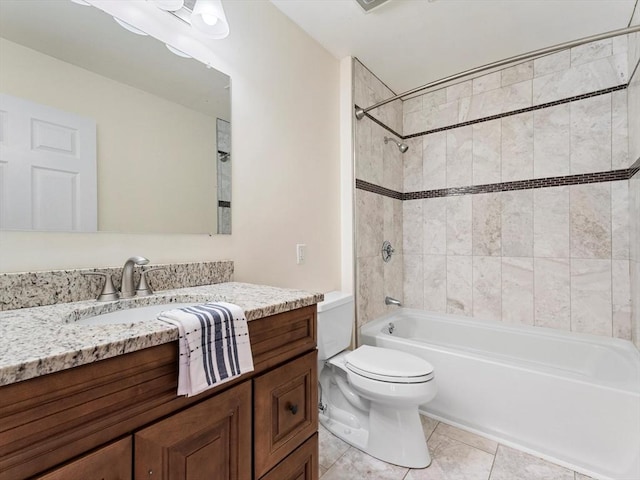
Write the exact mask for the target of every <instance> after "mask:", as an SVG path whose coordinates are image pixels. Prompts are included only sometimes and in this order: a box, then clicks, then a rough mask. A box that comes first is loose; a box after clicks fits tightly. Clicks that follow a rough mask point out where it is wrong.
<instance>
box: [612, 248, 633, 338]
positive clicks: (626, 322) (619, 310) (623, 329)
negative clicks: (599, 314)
mask: <svg viewBox="0 0 640 480" xmlns="http://www.w3.org/2000/svg"><path fill="white" fill-rule="evenodd" d="M629 269H630V263H629V260H613V261H612V263H611V285H612V292H611V295H612V303H613V319H612V321H613V336H614V337H617V338H623V339H625V340H631V284H630V271H629Z"/></svg>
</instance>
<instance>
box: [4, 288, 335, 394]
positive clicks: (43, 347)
mask: <svg viewBox="0 0 640 480" xmlns="http://www.w3.org/2000/svg"><path fill="white" fill-rule="evenodd" d="M322 298H323V296H322V294H315V293H309V292H305V291H302V290H290V289H283V288H276V287H268V286H262V285H252V284H248V283H237V282H230V283H218V284H215V285H204V286H200V287H189V288H180V289H176V290H165V291H162V292H157V293H155V294H154V295H152V296H149V297H142V298H133V299H126V300H118V301H115V302H96V301H94V300H92V301H83V302H74V303H62V304H57V305H49V306H45V307H35V308H23V309H19V310H8V311H5V312H0V385H7V384H10V383H14V382H19V381H22V380H27V379H29V378H33V377H37V376H40V375H44V374H47V373H53V372H56V371H59V370H64V369H67V368H71V367H75V366H78V365H83V364H86V363H91V362H94V361H97V360H102V359H105V358H109V357H114V356H116V355H121V354H123V353H129V352H133V351H136V350H141V349H143V348H147V347H151V346H154V345H160V344H162V343H167V342H171V341H174V340H177V338H178V332H177V330H176V329H175V328H174V327H172V326H170V325H168V324H165V323H163V322H160V321H158V320H155V319H150V320H143V321H140V322H137V323H135V324H112V325H100V326H90V325H79V324H76V323H75V321H76V320H78V319H80V318H84V317H87V316H91V315H95V314H99V313H107V312H110V311H115V310H120V309H121V308H123V306H125V305H131V304H135V305H136V306H143V305H153V304H161V303H169V302H171V303H181V302H183V303H187V302H188V303H197V302H203V303H204V302H210V301H222V302H230V303H235V304H237V305H239V306H240V307H242V308H243V309H244V311H245V315H246V317H247V320H248V321H251V320H255V319H258V318H262V317H266V316H269V315H274V314H276V313H282V312H286V311H289V310H294V309H296V308H300V307H306V306H308V305H313V304H315V303H318V302H320V301H322ZM124 308H127V307H124ZM168 308H170V307H168Z"/></svg>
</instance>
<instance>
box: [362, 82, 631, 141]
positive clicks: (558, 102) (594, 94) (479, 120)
mask: <svg viewBox="0 0 640 480" xmlns="http://www.w3.org/2000/svg"><path fill="white" fill-rule="evenodd" d="M628 86H629V84H627V83H623V84H622V85H617V86H615V87H609V88H603V89H602V90H596V91H595V92H590V93H583V94H582V95H574V96H573V97H567V98H563V99H562V100H556V101H553V102H547V103H541V104H540V105H534V106H531V107H526V108H519V109H517V110H511V111H509V112H504V113H498V114H496V115H491V116H488V117H482V118H477V119H475V120H468V121H466V122H460V123H455V124H453V125H447V126H444V127H438V128H433V129H431V130H425V131H423V132H417V133H412V134H410V135H400V134H399V133H398V132H396V131H395V130H393V129H392V128H390V127H388V126H386V125H385V124H384V123H382V122H381V121H380V120H378V119H377V118H375V117H373V116H372V115H370V114H369V113H365V116H366V117H367V118H369V119H370V120H372V121H374V122H375V123H377V124H378V125H380V126H381V127H382V128H384V129H385V130H387V131H388V132H390V133H392V134H393V135H396V136H397V137H399V138H401V139H402V140H407V139H410V138H416V137H422V136H424V135H430V134H432V133H438V132H444V131H446V130H453V129H454V128H460V127H466V126H467V125H475V124H476V123H483V122H489V121H491V120H496V119H499V118H504V117H511V116H513V115H518V114H520V113H527V112H533V111H535V110H542V109H543V108H549V107H555V106H556V105H563V104H565V103H571V102H577V101H579V100H584V99H586V98H591V97H597V96H600V95H606V94H607V93H612V92H617V91H618V90H625V89H626V88H627V87H628ZM355 108H360V107H359V106H358V105H355ZM356 121H357V120H356Z"/></svg>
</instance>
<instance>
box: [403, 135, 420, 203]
mask: <svg viewBox="0 0 640 480" xmlns="http://www.w3.org/2000/svg"><path fill="white" fill-rule="evenodd" d="M403 141H404V143H406V144H407V146H408V147H409V150H407V151H406V152H405V153H404V154H403V156H402V169H403V189H402V191H403V192H418V191H420V190H423V187H422V138H408V139H407V140H403Z"/></svg>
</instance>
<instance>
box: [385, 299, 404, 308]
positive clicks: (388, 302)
mask: <svg viewBox="0 0 640 480" xmlns="http://www.w3.org/2000/svg"><path fill="white" fill-rule="evenodd" d="M384 304H385V305H396V306H398V307H401V306H402V304H401V303H400V300H396V299H395V298H393V297H384Z"/></svg>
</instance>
